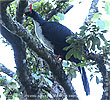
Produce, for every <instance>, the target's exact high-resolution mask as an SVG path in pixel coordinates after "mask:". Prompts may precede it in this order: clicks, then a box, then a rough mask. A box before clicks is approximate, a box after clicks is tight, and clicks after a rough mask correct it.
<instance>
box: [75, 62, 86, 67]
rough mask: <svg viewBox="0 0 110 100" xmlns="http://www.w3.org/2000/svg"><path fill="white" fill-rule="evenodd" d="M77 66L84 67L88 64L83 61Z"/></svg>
mask: <svg viewBox="0 0 110 100" xmlns="http://www.w3.org/2000/svg"><path fill="white" fill-rule="evenodd" d="M76 66H77V67H78V66H80V67H84V66H87V64H86V63H85V62H83V63H78V64H77V65H76Z"/></svg>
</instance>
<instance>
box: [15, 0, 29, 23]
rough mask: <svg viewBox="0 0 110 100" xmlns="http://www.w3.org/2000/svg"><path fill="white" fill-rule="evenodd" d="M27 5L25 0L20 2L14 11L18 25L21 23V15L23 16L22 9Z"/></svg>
mask: <svg viewBox="0 0 110 100" xmlns="http://www.w3.org/2000/svg"><path fill="white" fill-rule="evenodd" d="M27 5H28V1H27V0H20V1H19V3H18V6H17V9H16V21H18V22H19V23H22V20H23V14H24V9H25V8H26V6H27Z"/></svg>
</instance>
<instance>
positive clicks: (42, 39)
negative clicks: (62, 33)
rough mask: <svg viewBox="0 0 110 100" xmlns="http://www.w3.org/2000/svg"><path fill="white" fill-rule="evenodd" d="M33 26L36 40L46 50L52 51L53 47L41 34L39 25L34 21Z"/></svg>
mask: <svg viewBox="0 0 110 100" xmlns="http://www.w3.org/2000/svg"><path fill="white" fill-rule="evenodd" d="M34 25H35V33H36V36H37V38H38V39H39V40H40V42H41V43H42V44H43V45H44V46H45V47H46V48H48V49H50V50H53V45H52V44H51V43H50V41H48V40H47V39H46V38H45V37H44V35H43V34H42V28H41V26H40V24H39V23H38V22H36V21H34Z"/></svg>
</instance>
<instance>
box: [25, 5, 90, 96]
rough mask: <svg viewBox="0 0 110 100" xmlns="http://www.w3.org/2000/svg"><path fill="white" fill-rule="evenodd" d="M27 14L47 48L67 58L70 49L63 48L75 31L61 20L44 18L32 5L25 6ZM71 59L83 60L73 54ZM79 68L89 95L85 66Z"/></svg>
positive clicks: (75, 60) (74, 60) (76, 61)
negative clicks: (60, 21)
mask: <svg viewBox="0 0 110 100" xmlns="http://www.w3.org/2000/svg"><path fill="white" fill-rule="evenodd" d="M25 15H26V16H28V17H31V18H32V19H33V22H34V25H35V33H36V36H37V38H38V39H39V40H40V42H41V43H42V44H43V45H44V46H45V47H46V48H48V49H50V50H53V51H54V54H56V55H60V56H61V58H62V59H65V56H66V53H67V52H68V51H65V50H63V48H64V47H66V46H69V45H70V44H68V43H67V42H66V37H68V36H71V35H74V34H73V32H72V31H71V30H70V29H69V28H67V27H66V26H64V25H62V24H60V23H59V22H54V21H46V20H44V19H43V18H42V17H41V16H40V15H39V14H38V13H37V12H36V11H35V10H33V9H32V6H30V7H26V8H25ZM69 60H70V61H71V62H75V63H76V64H78V63H80V62H81V60H79V59H78V58H75V57H74V56H71V57H70V59H69ZM78 69H79V72H80V73H81V77H82V82H83V86H84V90H85V92H86V95H87V96H88V95H90V87H89V82H88V79H87V75H86V71H85V68H84V67H80V66H79V67H78Z"/></svg>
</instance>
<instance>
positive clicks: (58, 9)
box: [46, 0, 68, 20]
mask: <svg viewBox="0 0 110 100" xmlns="http://www.w3.org/2000/svg"><path fill="white" fill-rule="evenodd" d="M67 1H68V0H61V1H59V4H58V5H57V7H56V8H55V9H53V10H52V11H51V12H50V13H49V14H48V15H47V16H46V20H49V19H51V18H52V17H53V16H54V15H56V14H57V13H58V12H59V11H60V10H61V9H62V7H63V6H62V5H61V3H65V2H67Z"/></svg>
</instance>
